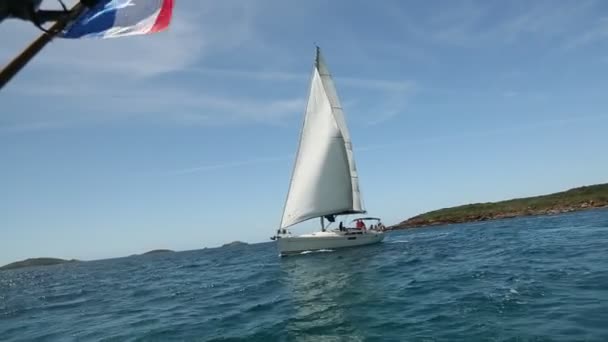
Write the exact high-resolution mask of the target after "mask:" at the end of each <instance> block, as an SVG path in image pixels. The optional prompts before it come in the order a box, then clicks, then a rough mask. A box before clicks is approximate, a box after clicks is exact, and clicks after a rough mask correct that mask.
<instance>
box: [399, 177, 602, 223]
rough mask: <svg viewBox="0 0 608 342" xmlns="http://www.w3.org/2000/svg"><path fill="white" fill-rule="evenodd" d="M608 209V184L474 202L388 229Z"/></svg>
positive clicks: (406, 221)
mask: <svg viewBox="0 0 608 342" xmlns="http://www.w3.org/2000/svg"><path fill="white" fill-rule="evenodd" d="M603 207H608V184H598V185H591V186H583V187H580V188H574V189H570V190H567V191H563V192H557V193H554V194H550V195H544V196H535V197H526V198H516V199H511V200H507V201H501V202H490V203H475V204H467V205H462V206H457V207H452V208H444V209H439V210H435V211H430V212H427V213H424V214H421V215H418V216H414V217H412V218H410V219H407V220H405V221H403V222H401V223H398V224H396V225H394V226H392V227H390V229H407V228H417V227H426V226H435V225H442V224H452V223H465V222H476V221H487V220H497V219H503V218H511V217H519V216H532V215H551V214H559V213H565V212H572V211H579V210H586V209H593V208H603Z"/></svg>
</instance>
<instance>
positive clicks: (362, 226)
mask: <svg viewBox="0 0 608 342" xmlns="http://www.w3.org/2000/svg"><path fill="white" fill-rule="evenodd" d="M357 229H365V222H363V220H357Z"/></svg>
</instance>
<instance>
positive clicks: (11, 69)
mask: <svg viewBox="0 0 608 342" xmlns="http://www.w3.org/2000/svg"><path fill="white" fill-rule="evenodd" d="M84 9H85V6H84V5H83V4H82V3H81V2H80V1H79V2H78V3H77V4H76V5H74V6H73V7H72V8H71V9H70V10H69V12H68V13H67V15H66V16H64V17H63V18H61V19H60V20H58V21H57V22H55V24H53V26H51V28H49V30H48V33H47V32H45V33H43V34H41V35H40V36H39V37H38V38H37V39H36V40H34V41H33V42H32V43H31V44H30V45H29V46H28V47H27V48H25V49H24V50H23V51H22V52H21V53H20V54H19V55H18V56H17V57H15V58H14V59H13V60H12V61H11V62H10V63H8V64H7V65H6V66H5V67H4V68H3V69H2V71H0V90H2V88H4V86H5V85H6V84H7V83H8V82H10V80H11V79H12V78H13V77H14V76H15V75H17V73H19V71H21V69H23V68H24V67H25V66H26V65H27V63H29V61H31V60H32V59H33V58H34V57H36V55H37V54H38V53H39V52H40V51H41V50H42V49H43V48H44V47H45V46H46V45H47V44H48V43H50V42H51V40H53V38H55V36H57V34H59V33H60V32H61V31H63V29H64V28H65V27H66V26H67V25H68V24H69V23H70V22H72V21H73V20H74V19H76V18H77V17H78V16H79V15H80V14H81V13H82V11H83V10H84Z"/></svg>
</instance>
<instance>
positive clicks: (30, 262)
mask: <svg viewBox="0 0 608 342" xmlns="http://www.w3.org/2000/svg"><path fill="white" fill-rule="evenodd" d="M68 262H78V260H76V259H72V260H65V259H58V258H31V259H25V260H22V261H16V262H13V263H10V264H8V265H4V266H2V267H0V271H3V270H13V269H17V268H23V267H33V266H50V265H59V264H65V263H68Z"/></svg>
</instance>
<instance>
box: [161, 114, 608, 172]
mask: <svg viewBox="0 0 608 342" xmlns="http://www.w3.org/2000/svg"><path fill="white" fill-rule="evenodd" d="M605 120H608V115H595V116H573V117H571V118H563V119H555V120H544V121H538V122H532V123H526V124H520V125H514V126H511V127H503V128H497V129H486V130H479V131H469V132H460V133H456V134H449V135H439V136H437V135H435V136H433V135H429V136H427V137H423V138H415V139H401V140H393V141H388V142H386V143H382V144H370V145H363V146H360V147H355V153H357V154H358V153H367V152H374V151H378V150H387V149H393V148H398V147H407V146H417V145H428V144H432V143H441V142H449V141H454V140H460V139H466V138H484V137H496V136H497V135H510V134H514V133H520V132H526V131H531V130H537V129H539V128H550V127H560V126H564V125H570V124H576V123H581V122H589V121H605ZM293 158H294V155H292V154H290V155H279V156H266V157H257V158H252V159H243V160H232V161H222V162H218V163H209V164H204V165H200V166H194V167H188V168H182V169H177V170H172V171H169V174H171V175H187V174H192V173H199V172H208V171H216V170H223V169H231V168H240V167H242V166H247V165H253V164H271V163H275V162H279V161H281V162H284V161H289V160H293Z"/></svg>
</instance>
